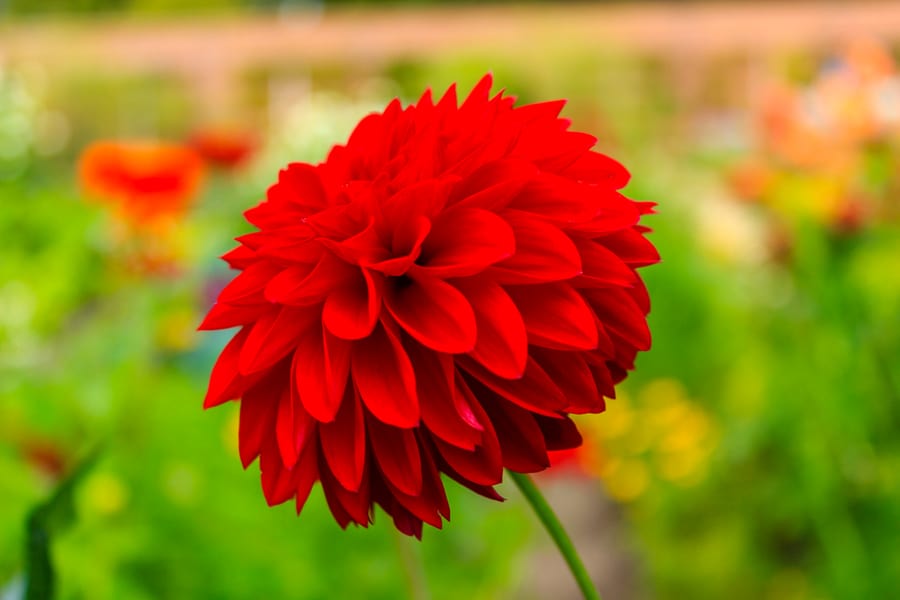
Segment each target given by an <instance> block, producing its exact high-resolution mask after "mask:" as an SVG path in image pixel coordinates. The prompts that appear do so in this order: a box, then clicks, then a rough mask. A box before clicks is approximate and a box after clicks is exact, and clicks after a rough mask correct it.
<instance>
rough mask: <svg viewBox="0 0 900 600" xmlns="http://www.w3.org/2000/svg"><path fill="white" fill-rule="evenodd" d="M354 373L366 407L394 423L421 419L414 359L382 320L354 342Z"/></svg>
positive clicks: (407, 423)
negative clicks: (412, 359)
mask: <svg viewBox="0 0 900 600" xmlns="http://www.w3.org/2000/svg"><path fill="white" fill-rule="evenodd" d="M351 373H352V376H353V382H354V383H355V384H356V387H357V388H358V389H359V394H360V396H361V397H362V400H363V402H364V403H365V405H366V408H368V409H369V411H370V412H371V413H372V414H373V415H374V416H375V417H376V418H377V419H379V420H380V421H382V422H383V423H387V424H388V425H393V426H394V427H401V428H406V427H415V426H416V425H417V424H418V423H419V416H420V413H419V399H418V396H417V395H416V375H415V372H414V371H413V367H412V363H410V360H409V357H408V356H407V354H406V351H405V350H404V349H403V346H402V345H401V343H400V340H399V339H398V338H397V336H396V335H395V334H394V333H392V332H390V331H388V330H387V329H386V328H385V327H384V325H383V324H380V325H378V326H376V327H375V329H374V330H373V331H372V334H371V335H370V336H369V337H367V338H365V339H362V340H360V341H358V342H355V343H354V344H353V350H352V352H351Z"/></svg>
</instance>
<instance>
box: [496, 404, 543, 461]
mask: <svg viewBox="0 0 900 600" xmlns="http://www.w3.org/2000/svg"><path fill="white" fill-rule="evenodd" d="M484 409H485V410H486V411H487V412H488V414H489V415H490V418H491V423H493V425H494V428H495V429H496V431H497V439H498V440H499V441H500V452H501V454H502V455H503V466H504V467H506V468H507V469H511V470H513V471H516V472H518V473H536V472H538V471H543V470H544V469H546V468H547V467H549V466H550V458H549V457H548V456H547V446H546V444H545V443H544V434H543V432H542V431H541V428H540V427H538V424H537V422H536V421H535V420H534V417H533V416H532V414H531V413H530V412H528V411H527V410H525V409H523V408H519V407H518V406H516V405H515V404H512V403H511V402H507V401H505V400H503V399H502V398H496V399H495V401H493V402H485V403H484Z"/></svg>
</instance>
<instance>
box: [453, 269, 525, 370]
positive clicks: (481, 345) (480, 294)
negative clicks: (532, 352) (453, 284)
mask: <svg viewBox="0 0 900 600" xmlns="http://www.w3.org/2000/svg"><path fill="white" fill-rule="evenodd" d="M457 286H458V287H459V288H460V290H461V291H462V292H463V294H465V296H466V298H467V299H468V301H469V303H470V304H471V305H472V309H473V310H474V311H475V324H476V329H477V330H478V339H477V340H476V342H475V348H474V349H473V350H472V351H471V352H470V353H469V356H471V357H472V358H474V359H475V360H477V361H478V362H480V363H481V364H482V365H484V366H485V367H487V368H488V369H489V370H490V371H492V372H493V373H496V374H497V375H499V376H500V377H504V378H506V379H518V378H519V377H521V376H522V374H523V373H524V372H525V364H526V363H527V361H528V335H527V333H526V330H525V322H524V321H523V320H522V315H521V314H520V313H519V309H518V308H516V305H515V303H514V302H513V301H512V299H511V298H510V297H509V294H507V293H506V292H505V291H504V290H503V288H502V287H500V286H499V285H497V284H496V283H494V282H492V281H485V280H479V281H471V280H460V281H458V282H457Z"/></svg>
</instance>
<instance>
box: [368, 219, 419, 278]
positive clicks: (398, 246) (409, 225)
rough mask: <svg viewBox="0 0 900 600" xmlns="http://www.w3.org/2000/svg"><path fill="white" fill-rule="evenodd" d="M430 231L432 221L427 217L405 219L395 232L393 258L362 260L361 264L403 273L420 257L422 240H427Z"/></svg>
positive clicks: (384, 271)
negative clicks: (372, 260) (373, 260)
mask: <svg viewBox="0 0 900 600" xmlns="http://www.w3.org/2000/svg"><path fill="white" fill-rule="evenodd" d="M429 231H431V221H429V220H428V219H426V218H425V217H416V218H414V219H411V220H409V221H405V222H403V225H401V226H398V228H397V230H396V231H395V233H394V239H393V240H392V246H393V247H392V249H391V250H392V251H391V253H390V255H391V256H392V257H393V258H389V259H386V260H379V261H377V262H368V261H361V262H360V264H361V265H364V266H366V267H368V268H370V269H374V270H376V271H381V272H382V273H384V274H385V275H393V276H398V275H403V274H404V273H406V272H407V271H408V270H409V267H410V266H412V264H413V263H414V262H415V261H416V259H417V258H419V254H420V253H421V251H422V242H424V241H425V238H426V237H427V236H428V232H429Z"/></svg>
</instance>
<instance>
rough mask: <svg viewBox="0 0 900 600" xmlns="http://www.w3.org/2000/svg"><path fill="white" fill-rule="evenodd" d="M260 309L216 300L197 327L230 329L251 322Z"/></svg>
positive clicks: (257, 315) (205, 329) (201, 328)
mask: <svg viewBox="0 0 900 600" xmlns="http://www.w3.org/2000/svg"><path fill="white" fill-rule="evenodd" d="M259 314H260V309H259V307H255V306H233V305H231V304H225V303H224V302H217V303H215V304H213V306H212V308H211V309H209V313H207V315H206V318H204V319H203V322H202V323H200V326H199V327H197V329H198V330H200V331H209V330H212V329H230V328H232V327H237V326H239V325H246V324H248V323H252V322H253V321H254V320H255V319H256V318H257V317H259Z"/></svg>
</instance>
